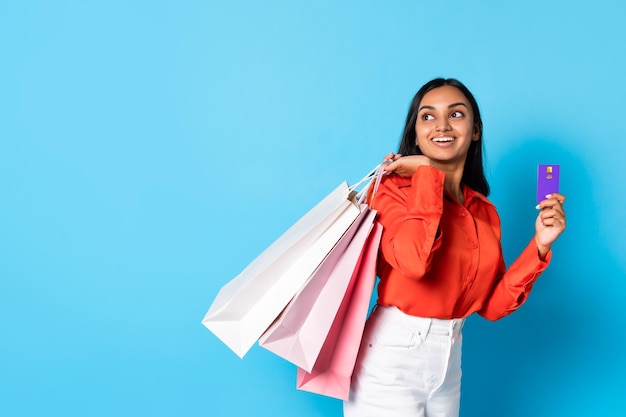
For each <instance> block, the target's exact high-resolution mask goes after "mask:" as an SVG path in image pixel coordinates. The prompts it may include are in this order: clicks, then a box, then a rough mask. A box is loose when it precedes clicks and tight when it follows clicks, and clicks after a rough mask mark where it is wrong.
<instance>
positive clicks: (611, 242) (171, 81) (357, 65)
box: [0, 0, 626, 417]
mask: <svg viewBox="0 0 626 417" xmlns="http://www.w3.org/2000/svg"><path fill="white" fill-rule="evenodd" d="M625 17H626V6H624V3H623V2H620V1H617V0H615V1H609V0H596V1H593V2H592V1H581V2H571V1H553V2H546V1H545V0H542V1H539V0H526V1H524V2H514V3H513V2H511V3H509V4H505V2H500V1H495V0H494V1H473V2H464V1H450V2H445V3H441V2H423V1H406V0H405V1H394V2H374V1H368V2H356V1H354V2H350V1H317V2H306V3H305V2H294V1H275V0H272V1H264V2H253V1H230V2H216V1H209V2H206V1H199V0H196V1H177V2H175V1H121V0H107V1H89V0H86V1H85V0H81V1H78V0H75V1H71V0H60V1H54V2H52V1H47V2H46V1H9V0H4V1H2V2H1V3H0V54H1V64H0V385H1V387H0V415H3V416H42V415H48V416H142V415H146V416H148V415H149V416H175V415H176V416H179V415H180V416H250V415H256V416H275V415H281V416H282V415H286V416H304V417H309V416H340V415H341V403H340V402H339V401H338V400H334V399H329V398H324V397H320V396H316V395H313V394H310V393H306V392H301V391H297V390H296V389H295V369H294V368H293V367H292V366H291V365H289V364H287V363H286V362H284V361H283V360H282V359H279V358H277V357H276V356H274V355H273V354H271V353H269V352H267V351H265V350H263V349H261V348H259V347H258V346H255V347H254V348H253V349H252V350H251V352H250V353H249V354H248V355H247V356H246V357H245V359H243V360H241V359H239V358H238V357H236V356H235V355H234V354H233V353H232V352H231V351H229V350H228V349H227V348H226V347H225V346H224V345H223V344H222V343H221V342H220V341H219V340H218V339H217V338H216V337H215V336H214V335H213V334H211V333H210V332H209V331H208V330H206V329H205V328H204V327H203V326H202V325H201V324H200V321H201V319H202V317H203V316H204V314H205V312H206V310H207V309H208V307H209V305H210V304H211V301H212V300H213V298H214V297H215V295H216V294H217V292H218V290H219V288H220V287H221V286H222V285H224V284H225V283H226V282H227V281H228V280H230V279H231V278H232V277H234V276H235V275H236V274H237V273H238V272H239V271H241V269H243V268H244V267H245V265H246V264H247V263H249V262H250V261H251V260H252V259H253V258H254V257H255V256H256V255H257V254H258V253H260V252H261V251H262V250H263V249H264V248H265V247H266V246H267V245H268V244H270V243H271V242H272V241H273V240H274V239H275V238H276V237H278V236H279V235H280V234H281V233H282V232H283V231H284V230H286V229H287V228H288V227H289V226H290V225H291V224H293V222H295V221H296V220H297V219H298V218H299V217H300V216H301V215H302V214H304V213H305V212H306V211H307V210H308V209H309V208H310V207H312V206H313V205H314V204H315V203H316V202H317V201H319V200H320V199H321V198H322V197H323V196H324V195H326V194H327V193H328V192H329V191H330V190H332V189H333V188H334V187H335V186H336V185H337V184H339V182H340V181H342V180H344V179H345V180H348V181H349V182H354V181H356V180H358V179H360V178H361V176H362V175H364V174H365V173H366V172H367V171H369V169H370V168H372V167H373V166H374V165H375V164H377V163H378V162H379V161H380V159H381V158H382V156H383V155H385V154H386V153H388V152H390V151H394V150H396V149H397V144H398V141H399V137H400V134H401V130H402V127H403V122H404V118H405V116H406V111H407V109H408V105H409V103H410V100H411V98H412V97H413V95H414V93H415V91H416V90H417V89H418V88H419V86H421V85H422V84H423V83H424V82H426V81H428V80H430V79H431V78H434V77H437V76H444V77H456V78H459V79H460V80H461V81H463V82H464V83H465V84H466V85H467V86H468V87H469V88H470V89H471V90H472V91H473V93H474V94H475V95H476V97H477V99H478V101H479V104H480V106H481V110H482V112H483V117H484V123H485V130H484V133H485V135H484V143H485V151H486V164H487V173H488V178H489V180H490V183H491V185H492V195H491V198H492V200H493V201H494V202H495V203H496V205H497V206H498V208H499V212H500V214H501V217H502V223H503V230H504V237H503V245H504V249H505V253H506V256H507V261H508V262H510V261H512V260H513V259H514V258H515V256H516V255H517V254H518V253H519V252H520V251H521V249H522V248H523V247H524V246H525V245H526V243H527V241H528V240H529V239H530V238H531V237H532V234H533V222H534V218H535V216H536V211H535V209H534V205H535V202H534V187H535V175H536V165H537V164H538V163H560V164H561V165H562V168H561V172H562V181H561V185H562V187H561V188H562V190H563V192H564V193H565V194H567V196H568V201H567V205H566V208H567V210H568V211H567V214H568V230H567V231H566V233H565V234H564V235H563V236H562V238H561V239H560V240H559V241H558V242H557V244H556V245H555V247H554V262H553V264H552V265H551V267H550V268H549V270H548V271H547V272H546V273H545V274H544V275H543V276H542V278H541V280H540V281H539V282H538V283H537V284H536V286H535V290H534V292H533V294H532V295H531V297H530V299H529V301H528V302H527V303H526V304H525V305H524V306H523V307H522V309H521V310H520V311H518V312H517V313H516V314H514V315H513V316H510V317H508V318H505V319H503V320H501V321H499V322H496V323H490V322H487V321H486V320H484V319H481V318H479V317H472V318H471V319H470V320H469V321H468V323H467V325H466V329H465V347H464V377H463V394H462V415H463V416H481V417H500V416H508V417H511V416H531V415H532V416H550V417H552V416H557V415H567V416H591V415H602V416H624V415H626V400H625V398H626V397H625V396H624V393H625V391H626V382H625V381H624V375H625V374H626V355H625V354H624V353H625V352H626V342H625V339H626V338H625V336H624V335H625V333H624V323H625V321H626V314H625V313H624V307H623V306H624V300H625V295H626V281H625V280H624V278H625V274H624V271H625V270H626V256H625V255H626V239H624V232H625V227H624V216H623V213H624V206H625V202H626V197H625V196H624V179H625V178H626V164H624V162H623V160H624V154H625V152H626V144H625V143H626V124H625V123H624V121H625V115H626V101H625V99H624V97H625V96H626V81H625V78H624V74H625V73H626V51H625V49H626V47H625V46H624V45H626V32H625V31H624V29H623V24H624V19H625Z"/></svg>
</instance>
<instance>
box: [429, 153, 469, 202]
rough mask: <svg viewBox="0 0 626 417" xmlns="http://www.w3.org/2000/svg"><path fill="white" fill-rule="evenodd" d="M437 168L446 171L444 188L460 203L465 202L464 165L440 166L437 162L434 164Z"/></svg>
mask: <svg viewBox="0 0 626 417" xmlns="http://www.w3.org/2000/svg"><path fill="white" fill-rule="evenodd" d="M433 165H434V166H435V167H436V168H437V169H440V170H441V171H443V172H445V173H446V179H445V180H444V183H443V188H444V190H446V191H447V192H448V194H450V195H451V196H452V198H454V199H455V200H456V201H458V202H459V203H460V204H464V199H463V186H462V182H461V181H462V179H463V166H460V167H449V166H445V165H444V166H438V164H437V163H434V164H433Z"/></svg>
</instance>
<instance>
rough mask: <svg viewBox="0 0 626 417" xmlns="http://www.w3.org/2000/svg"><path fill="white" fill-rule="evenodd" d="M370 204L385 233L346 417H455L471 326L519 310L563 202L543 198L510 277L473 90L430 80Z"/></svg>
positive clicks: (546, 255) (560, 221)
mask: <svg viewBox="0 0 626 417" xmlns="http://www.w3.org/2000/svg"><path fill="white" fill-rule="evenodd" d="M386 159H389V160H391V163H390V164H389V165H388V166H387V167H386V171H387V173H388V174H390V175H385V176H384V177H383V180H382V182H381V184H380V186H379V188H378V192H377V194H376V195H375V196H374V198H373V201H371V205H372V207H373V208H374V209H376V210H378V216H379V217H378V220H379V221H380V223H381V224H382V225H383V236H382V241H381V248H380V257H379V262H378V271H377V272H378V276H379V277H380V283H379V286H378V301H377V305H376V307H375V308H374V311H373V312H372V314H371V316H370V318H369V319H368V322H367V325H366V327H365V334H364V336H363V342H362V344H361V350H360V352H359V357H358V360H357V364H356V367H355V370H354V374H353V379H352V387H351V389H352V392H351V395H350V400H349V401H347V402H345V403H344V415H345V416H346V417H357V416H358V417H368V416H381V417H389V416H393V417H400V416H407V417H408V416H412V417H415V416H427V417H440V416H446V417H450V416H458V414H459V403H460V389H461V342H462V334H461V329H462V327H463V322H464V319H465V318H466V317H467V316H469V315H470V314H472V313H478V314H480V315H481V316H483V317H486V318H487V319H489V320H497V319H500V318H502V317H504V316H506V315H508V314H510V313H512V312H513V311H515V310H516V309H517V308H519V307H520V306H521V305H522V304H523V303H524V301H525V300H526V298H527V297H528V294H529V292H530V290H531V288H532V285H533V283H534V282H535V281H536V280H537V278H538V277H539V275H540V274H541V272H542V271H543V270H545V268H546V267H547V266H548V263H549V262H550V258H551V251H550V246H551V245H552V243H554V241H555V240H556V239H557V238H558V237H559V235H560V234H561V233H562V232H563V230H565V212H564V210H563V203H564V201H565V197H564V196H563V195H561V194H552V195H549V196H546V199H545V200H544V201H542V202H541V203H540V204H539V205H538V206H537V209H538V210H540V211H539V215H538V216H537V219H536V222H535V236H534V237H533V238H532V239H531V240H530V242H529V243H528V245H527V246H526V248H525V249H524V250H523V251H522V253H521V255H520V256H519V257H518V259H517V260H516V261H515V262H513V263H512V264H511V265H510V266H509V268H508V269H507V268H506V266H505V264H504V258H503V255H502V248H501V242H500V237H501V231H500V220H499V217H498V213H497V212H496V208H495V207H494V206H493V204H492V203H491V202H490V201H489V200H488V199H487V198H486V196H487V195H488V194H489V185H488V184H487V180H486V179H485V175H484V171H483V161H482V121H481V118H480V112H479V109H478V105H477V103H476V100H475V99H474V97H473V96H472V94H471V93H470V91H469V90H468V89H467V88H466V87H465V86H464V85H463V84H462V83H460V82H459V81H457V80H454V79H441V78H439V79H435V80H432V81H430V82H428V83H427V84H425V85H424V86H423V87H422V88H421V89H420V90H419V91H418V92H417V94H416V95H415V97H414V99H413V102H412V103H411V107H410V109H409V113H408V116H407V120H406V126H405V129H404V133H403V136H402V141H401V144H400V149H399V154H390V155H388V156H387V158H386Z"/></svg>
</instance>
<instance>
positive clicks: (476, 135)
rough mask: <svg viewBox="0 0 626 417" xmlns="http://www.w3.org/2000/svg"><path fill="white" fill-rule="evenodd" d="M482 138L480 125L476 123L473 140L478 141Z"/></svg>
mask: <svg viewBox="0 0 626 417" xmlns="http://www.w3.org/2000/svg"><path fill="white" fill-rule="evenodd" d="M478 139H480V126H479V125H478V123H474V130H473V131H472V140H473V141H477V140H478Z"/></svg>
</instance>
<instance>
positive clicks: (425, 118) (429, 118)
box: [422, 113, 434, 120]
mask: <svg viewBox="0 0 626 417" xmlns="http://www.w3.org/2000/svg"><path fill="white" fill-rule="evenodd" d="M433 119H434V117H433V115H432V114H428V113H424V114H423V115H422V120H433Z"/></svg>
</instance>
